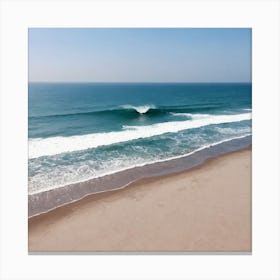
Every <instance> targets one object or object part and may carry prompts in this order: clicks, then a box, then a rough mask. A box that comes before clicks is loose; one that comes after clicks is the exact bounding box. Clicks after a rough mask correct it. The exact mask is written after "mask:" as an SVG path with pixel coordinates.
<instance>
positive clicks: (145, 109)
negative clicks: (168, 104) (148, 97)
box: [122, 105, 156, 114]
mask: <svg viewBox="0 0 280 280" xmlns="http://www.w3.org/2000/svg"><path fill="white" fill-rule="evenodd" d="M122 108H124V109H134V110H135V111H137V112H138V113H139V114H145V113H147V112H148V111H149V110H150V109H155V108H156V107H155V106H154V105H143V106H132V105H123V106H122Z"/></svg>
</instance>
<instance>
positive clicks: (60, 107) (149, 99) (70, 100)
mask: <svg viewBox="0 0 280 280" xmlns="http://www.w3.org/2000/svg"><path fill="white" fill-rule="evenodd" d="M28 107H29V108H28V138H29V139H28V142H29V159H28V168H29V174H28V192H29V195H30V196H32V195H35V194H39V193H44V192H46V191H50V190H56V189H60V188H62V187H64V186H68V185H75V184H79V183H81V182H87V181H88V180H92V179H95V178H102V177H104V176H106V175H109V174H111V175H112V174H115V173H118V172H122V171H125V170H131V169H132V168H139V167H143V168H144V167H145V166H150V164H157V163H164V162H168V161H169V160H172V159H173V160H174V159H180V158H184V157H186V156H188V155H193V154H195V153H196V151H201V150H204V149H208V150H209V149H211V147H216V148H217V147H218V146H219V145H222V144H223V143H227V144H226V146H225V145H224V146H223V149H226V150H228V151H231V148H232V146H236V145H237V144H236V143H237V142H238V148H242V147H243V146H245V145H248V141H249V142H250V141H251V138H250V137H251V133H252V132H251V126H252V124H251V121H252V120H251V109H252V86H251V84H249V83H200V84H199V83H173V84H171V83H170V84H169V83H29V89H28ZM248 139H249V140H248ZM244 140H246V141H244ZM231 143H232V145H231ZM221 147H222V146H221ZM225 152H226V151H225ZM143 176H144V175H143ZM101 189H102V187H101ZM105 190H106V187H104V191H105Z"/></svg>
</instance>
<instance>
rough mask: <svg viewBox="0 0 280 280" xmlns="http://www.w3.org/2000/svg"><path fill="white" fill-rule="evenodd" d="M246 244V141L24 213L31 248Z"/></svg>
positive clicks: (244, 247)
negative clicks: (169, 170)
mask: <svg viewBox="0 0 280 280" xmlns="http://www.w3.org/2000/svg"><path fill="white" fill-rule="evenodd" d="M86 251H87V252H104V251H105V252H251V149H246V150H243V151H238V152H234V153H231V154H226V155H223V156H220V157H217V158H214V159H210V160H208V161H207V162H205V163H204V164H202V165H201V166H199V167H196V168H194V169H191V170H188V171H184V172H180V173H177V174H172V175H165V176H161V177H157V178H150V179H144V180H143V179H142V180H140V181H138V182H136V183H133V184H131V185H130V186H128V187H126V188H124V189H121V190H115V191H109V192H106V193H100V194H94V195H91V196H88V197H86V198H84V199H81V200H79V201H77V202H74V203H71V204H68V205H66V206H62V207H60V208H57V209H55V210H53V211H50V212H48V213H46V214H41V215H39V216H36V217H33V218H30V219H29V252H86Z"/></svg>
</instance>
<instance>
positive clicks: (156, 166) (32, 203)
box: [28, 135, 252, 218]
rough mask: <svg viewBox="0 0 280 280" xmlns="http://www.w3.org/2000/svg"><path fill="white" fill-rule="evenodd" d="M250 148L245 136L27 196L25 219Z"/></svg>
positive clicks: (250, 140)
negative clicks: (193, 151) (177, 156)
mask: <svg viewBox="0 0 280 280" xmlns="http://www.w3.org/2000/svg"><path fill="white" fill-rule="evenodd" d="M251 144H252V136H251V135H250V136H245V137H243V138H238V139H233V140H230V141H226V142H223V143H219V144H217V145H213V146H210V147H207V148H205V149H201V150H198V151H196V152H195V153H192V154H189V155H186V156H184V157H180V158H176V159H170V160H167V161H163V162H157V163H151V164H147V165H144V166H140V167H134V168H131V169H127V170H124V171H120V172H117V173H114V174H110V175H105V176H103V177H99V178H95V179H91V180H88V181H86V182H81V183H76V184H70V185H67V186H64V187H60V188H57V189H52V190H48V191H44V192H40V193H35V194H30V195H28V217H29V218H31V217H33V216H37V215H39V214H42V213H46V212H49V211H50V210H53V209H55V208H57V207H61V206H63V205H66V204H69V203H72V202H75V201H77V200H80V199H82V198H84V197H86V196H88V195H92V194H95V193H101V192H107V191H113V190H117V189H121V188H124V187H126V186H128V185H130V184H131V183H133V182H135V181H138V180H140V179H144V178H152V177H158V176H162V175H169V174H172V173H178V172H182V171H186V170H189V169H191V168H194V167H197V166H198V165H201V164H202V163H204V162H205V161H206V160H208V159H211V158H215V157H218V156H221V155H224V154H226V153H231V152H234V151H238V150H242V149H244V148H247V147H248V146H250V145H251Z"/></svg>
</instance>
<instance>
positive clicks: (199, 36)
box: [28, 28, 251, 83]
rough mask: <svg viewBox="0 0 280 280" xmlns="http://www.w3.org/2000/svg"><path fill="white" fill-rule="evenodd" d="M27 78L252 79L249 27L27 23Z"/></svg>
mask: <svg viewBox="0 0 280 280" xmlns="http://www.w3.org/2000/svg"><path fill="white" fill-rule="evenodd" d="M28 39H29V46H28V48H29V82H37V83H53V82H56V83H251V29H250V28H30V29H29V38H28Z"/></svg>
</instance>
